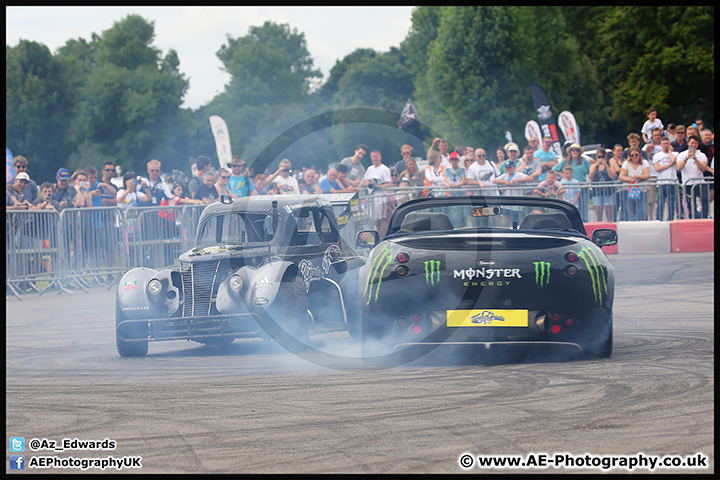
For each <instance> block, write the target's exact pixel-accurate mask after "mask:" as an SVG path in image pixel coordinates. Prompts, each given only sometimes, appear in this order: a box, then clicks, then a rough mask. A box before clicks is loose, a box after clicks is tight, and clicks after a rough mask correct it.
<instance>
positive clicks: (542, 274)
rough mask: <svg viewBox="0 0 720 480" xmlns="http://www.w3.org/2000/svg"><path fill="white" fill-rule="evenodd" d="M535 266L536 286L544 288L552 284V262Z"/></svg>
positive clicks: (538, 263)
mask: <svg viewBox="0 0 720 480" xmlns="http://www.w3.org/2000/svg"><path fill="white" fill-rule="evenodd" d="M533 265H535V285H537V286H538V287H544V286H546V285H547V284H549V283H550V262H533Z"/></svg>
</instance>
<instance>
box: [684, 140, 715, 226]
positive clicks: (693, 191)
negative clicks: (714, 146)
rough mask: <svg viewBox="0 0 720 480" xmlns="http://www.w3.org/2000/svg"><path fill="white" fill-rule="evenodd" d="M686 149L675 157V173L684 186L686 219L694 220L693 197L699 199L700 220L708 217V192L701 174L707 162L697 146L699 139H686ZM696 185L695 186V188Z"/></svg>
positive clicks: (705, 168) (706, 166)
mask: <svg viewBox="0 0 720 480" xmlns="http://www.w3.org/2000/svg"><path fill="white" fill-rule="evenodd" d="M687 143H688V149H687V150H685V151H684V152H680V154H679V155H678V156H677V161H676V166H677V171H678V172H680V173H681V175H682V179H683V185H685V197H686V198H687V199H688V201H689V202H688V205H686V207H687V208H688V210H687V211H688V216H687V217H686V218H696V217H697V215H696V212H695V206H694V204H695V197H700V204H701V215H702V217H701V218H707V216H708V203H709V202H708V199H709V196H710V192H709V189H708V185H707V184H705V183H703V172H704V171H705V170H707V168H708V160H707V157H706V156H705V154H704V153H702V152H701V151H700V150H699V149H698V146H699V145H700V137H698V136H697V135H691V136H690V138H689V139H688V142H687ZM696 185H697V186H696Z"/></svg>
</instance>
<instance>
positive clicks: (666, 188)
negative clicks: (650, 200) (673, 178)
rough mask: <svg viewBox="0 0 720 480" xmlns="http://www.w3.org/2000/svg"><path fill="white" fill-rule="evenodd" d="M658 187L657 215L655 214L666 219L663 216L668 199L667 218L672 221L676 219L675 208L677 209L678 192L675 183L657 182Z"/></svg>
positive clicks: (661, 218)
mask: <svg viewBox="0 0 720 480" xmlns="http://www.w3.org/2000/svg"><path fill="white" fill-rule="evenodd" d="M657 189H658V202H657V215H656V216H655V218H656V219H658V220H665V219H664V218H663V212H664V210H665V202H666V201H667V204H668V206H667V208H668V214H667V220H668V221H670V222H672V221H673V220H675V210H676V209H677V193H676V187H675V185H663V184H662V183H658V184H657Z"/></svg>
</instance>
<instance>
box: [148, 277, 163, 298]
mask: <svg viewBox="0 0 720 480" xmlns="http://www.w3.org/2000/svg"><path fill="white" fill-rule="evenodd" d="M161 290H162V283H160V280H158V279H156V278H153V279H152V280H150V282H148V292H150V293H151V294H152V295H157V294H158V293H160V291H161Z"/></svg>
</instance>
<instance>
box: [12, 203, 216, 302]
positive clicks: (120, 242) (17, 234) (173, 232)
mask: <svg viewBox="0 0 720 480" xmlns="http://www.w3.org/2000/svg"><path fill="white" fill-rule="evenodd" d="M204 207H205V206H204V205H186V206H174V207H169V206H168V207H145V208H127V209H121V208H119V207H95V208H66V209H64V210H63V211H62V212H60V214H58V213H57V212H55V211H50V210H41V211H35V210H31V211H22V212H21V211H11V212H6V218H5V220H6V222H5V225H6V227H5V244H6V250H5V265H6V268H7V274H6V286H7V290H8V293H11V294H13V295H15V296H16V297H18V298H20V295H21V294H22V293H24V292H25V291H35V292H39V293H40V294H43V293H45V292H46V291H47V290H48V289H58V290H59V291H60V292H63V291H65V292H69V291H70V290H71V289H81V290H84V291H86V292H87V291H88V290H87V288H88V287H89V286H90V285H105V284H110V285H111V286H112V284H113V283H114V282H115V281H116V280H117V279H118V278H119V277H120V276H121V275H122V274H123V273H124V272H125V271H127V270H128V269H129V268H132V267H140V266H142V267H148V268H164V267H168V266H171V265H173V264H174V263H175V262H176V261H177V258H178V256H179V255H180V253H182V252H184V251H186V250H189V249H190V248H192V246H193V243H194V240H195V231H196V229H197V224H198V220H199V218H200V213H201V212H202V209H203V208H204Z"/></svg>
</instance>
